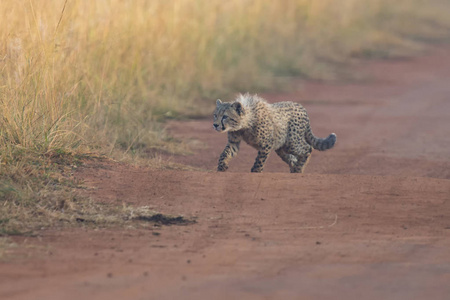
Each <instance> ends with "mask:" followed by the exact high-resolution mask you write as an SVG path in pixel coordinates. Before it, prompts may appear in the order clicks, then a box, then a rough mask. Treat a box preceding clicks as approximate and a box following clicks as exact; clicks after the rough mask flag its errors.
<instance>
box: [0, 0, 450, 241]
mask: <svg viewBox="0 0 450 300" xmlns="http://www.w3.org/2000/svg"><path fill="white" fill-rule="evenodd" d="M449 12H450V3H449V2H448V1H446V0H430V1H424V0H398V1H391V0H366V1H355V0H341V1H335V0H297V1H269V0H260V1H240V0H239V1H238V0H231V1H216V0H212V1H206V0H194V1H192V0H167V1H146V0H127V1H122V0H106V1H83V0H55V1H45V0H28V1H15V0H2V1H1V3H0V16H1V18H0V111H1V115H0V235H10V234H21V233H24V232H29V231H30V230H34V229H36V228H45V227H49V226H55V224H58V223H57V222H60V223H61V222H62V223H64V224H69V225H70V224H77V222H78V223H79V221H77V219H78V220H79V219H80V218H81V219H83V218H85V217H83V215H87V216H91V215H101V214H100V211H102V212H103V214H104V215H105V216H107V215H108V214H109V215H112V214H116V213H117V211H114V210H106V211H110V213H104V212H105V210H104V209H102V208H101V207H100V206H99V205H98V204H95V203H92V202H90V201H89V200H88V199H81V198H79V196H77V193H74V191H73V190H74V187H76V186H77V185H78V183H77V182H75V181H74V179H73V177H72V176H71V173H72V172H73V168H74V167H76V166H77V165H78V164H79V163H80V162H81V161H82V160H83V158H84V157H91V156H93V155H94V156H106V157H112V158H115V159H117V160H121V159H123V158H125V157H128V158H129V157H133V156H134V157H136V156H139V155H141V157H142V154H143V153H145V155H146V156H145V157H146V159H147V161H149V162H150V163H149V164H151V165H153V166H155V167H164V164H163V163H162V162H161V161H159V160H158V159H157V158H156V159H155V158H153V157H152V154H151V153H152V151H151V150H152V149H159V150H162V151H168V152H172V153H176V152H180V151H183V150H185V146H184V145H182V144H180V143H178V142H177V141H174V140H172V139H171V138H170V136H168V135H167V134H166V133H165V132H164V130H163V126H162V125H161V124H162V122H164V120H167V119H171V118H192V117H199V116H204V115H206V114H207V113H209V112H210V111H211V110H212V108H213V107H212V106H213V103H214V101H213V100H214V99H216V98H219V97H221V98H226V97H227V96H230V95H233V94H235V93H236V92H241V91H243V92H245V91H252V92H262V91H266V90H275V89H282V88H284V87H285V86H286V84H288V83H289V80H290V79H291V78H292V77H303V78H318V79H325V80H333V79H336V78H339V77H340V76H342V74H343V72H342V70H344V69H345V66H346V65H348V63H349V62H350V61H351V60H352V59H355V58H390V57H403V56H410V55H415V54H418V53H420V52H421V51H422V50H423V46H424V45H425V44H428V43H432V42H442V41H448V40H449V37H450V34H449V32H450V19H449V18H448V15H449ZM149 153H150V154H149ZM106 223H107V222H106ZM102 224H103V223H102Z"/></svg>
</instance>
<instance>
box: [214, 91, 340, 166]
mask: <svg viewBox="0 0 450 300" xmlns="http://www.w3.org/2000/svg"><path fill="white" fill-rule="evenodd" d="M216 105H217V106H216V109H215V111H214V123H213V125H214V129H215V130H216V131H218V132H228V144H227V145H226V147H225V149H224V150H223V152H222V154H221V155H220V158H219V164H218V166H217V171H222V172H223V171H226V170H227V169H228V163H229V162H230V160H231V158H232V157H234V156H235V155H236V154H237V152H238V151H239V144H240V143H241V141H242V140H244V141H245V142H246V143H247V144H249V145H250V146H252V147H253V148H255V149H256V150H258V155H257V156H256V160H255V163H254V165H253V167H252V169H251V171H252V172H262V170H263V168H264V163H265V162H266V160H267V157H268V156H269V154H270V152H271V151H272V150H275V152H276V153H277V154H278V155H279V156H280V157H281V159H282V160H283V161H284V162H286V163H287V164H288V165H289V168H290V170H291V173H302V172H303V170H304V168H305V165H306V163H307V162H308V159H309V157H310V155H311V151H312V149H313V148H314V149H317V150H319V151H324V150H327V149H331V148H333V146H334V144H335V143H336V134H334V133H332V134H330V135H329V136H328V137H327V138H325V139H322V138H318V137H316V136H315V135H314V134H313V133H312V131H311V127H310V125H309V118H308V115H307V113H306V110H305V108H303V106H301V105H300V104H298V103H294V102H278V103H274V104H269V103H267V102H266V101H265V100H264V99H262V98H260V97H258V96H257V95H250V94H248V93H247V94H245V95H242V94H241V95H239V96H238V97H237V98H236V100H235V101H234V102H222V101H221V100H217V102H216Z"/></svg>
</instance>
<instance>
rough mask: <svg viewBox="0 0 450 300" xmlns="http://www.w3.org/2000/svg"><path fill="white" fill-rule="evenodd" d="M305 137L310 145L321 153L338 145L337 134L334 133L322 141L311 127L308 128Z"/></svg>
mask: <svg viewBox="0 0 450 300" xmlns="http://www.w3.org/2000/svg"><path fill="white" fill-rule="evenodd" d="M305 135H306V141H307V142H308V144H310V145H311V146H312V147H313V148H314V149H317V150H319V151H325V150H328V149H331V148H333V146H334V144H335V143H336V134H334V133H332V134H330V135H329V136H328V137H327V138H324V139H322V138H319V137H316V136H315V135H314V134H313V132H312V130H311V127H310V126H308V127H307V130H306V134H305Z"/></svg>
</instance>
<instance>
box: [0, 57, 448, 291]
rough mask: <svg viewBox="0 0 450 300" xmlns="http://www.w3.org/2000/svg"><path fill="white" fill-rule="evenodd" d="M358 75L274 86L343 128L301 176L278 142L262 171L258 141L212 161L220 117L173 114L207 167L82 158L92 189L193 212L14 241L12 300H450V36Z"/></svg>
mask: <svg viewBox="0 0 450 300" xmlns="http://www.w3.org/2000/svg"><path fill="white" fill-rule="evenodd" d="M358 72H359V74H364V78H365V79H364V80H362V81H361V82H358V83H351V84H350V83H345V84H344V83H335V84H330V83H321V82H299V84H301V92H298V93H295V94H291V95H286V94H285V95H279V94H274V95H270V94H267V95H263V96H264V97H265V98H267V99H268V100H269V101H281V100H293V101H299V102H301V103H302V104H303V105H304V106H305V107H306V109H307V110H308V112H309V115H310V118H311V123H312V128H313V130H314V132H315V134H316V135H319V136H323V137H324V136H326V135H328V134H329V133H330V132H336V134H337V136H338V141H337V144H336V147H335V148H334V149H332V150H330V151H326V152H323V153H322V152H320V153H319V152H313V156H312V159H311V162H310V163H309V165H308V166H307V168H306V173H305V174H290V173H288V167H287V166H286V165H285V164H284V163H283V162H282V161H281V159H279V158H278V157H277V156H276V155H272V156H271V157H269V161H268V164H267V167H266V169H265V172H264V173H262V174H251V173H249V170H250V168H251V166H252V164H253V160H254V158H255V155H256V153H255V151H254V150H252V149H251V148H250V147H248V146H246V145H242V147H241V151H240V153H239V155H238V157H237V158H235V159H234V160H233V161H232V163H231V165H230V169H229V172H227V173H215V172H213V170H214V169H215V167H216V163H217V159H218V156H219V154H220V152H221V151H222V149H223V147H224V146H225V143H226V136H225V135H223V134H219V133H216V132H214V131H213V130H212V123H211V120H196V121H189V122H174V123H170V124H169V125H168V126H169V127H168V130H169V131H170V132H171V133H172V134H173V135H175V136H176V137H178V138H182V139H184V140H186V141H188V142H189V141H190V142H191V143H192V145H196V146H195V147H194V148H195V153H194V154H193V155H189V156H170V157H167V156H164V157H165V158H168V159H170V160H171V161H174V162H181V163H185V164H189V165H192V166H195V167H197V168H201V169H204V170H207V171H196V172H191V171H189V172H188V171H155V170H148V169H143V168H133V167H129V166H125V165H120V164H112V163H106V164H105V163H103V164H101V165H99V164H88V165H86V166H85V167H83V168H81V170H80V171H79V173H78V175H77V176H78V177H79V178H81V179H83V180H84V181H85V185H87V186H89V187H91V189H90V190H89V193H90V195H91V196H92V198H93V199H95V200H96V201H103V202H112V203H122V202H123V203H129V204H133V205H136V206H141V205H142V206H143V205H146V206H150V207H151V208H153V209H155V210H157V211H160V212H163V213H167V214H184V215H186V216H188V217H195V218H196V220H197V223H196V224H194V225H187V226H165V227H155V228H153V229H151V230H144V229H139V230H135V229H121V230H117V229H116V230H113V229H109V230H95V231H94V230H87V229H73V230H67V231H45V232H43V234H42V236H41V237H39V238H27V239H24V238H16V241H17V243H19V244H22V245H23V246H24V247H21V250H20V251H19V250H18V255H16V256H13V258H12V259H11V260H10V261H8V262H0V299H216V300H219V299H408V300H409V299H448V297H449V295H450V250H449V249H450V48H440V49H437V50H434V51H432V52H431V53H430V54H428V55H425V56H423V57H419V58H415V59H412V60H397V61H381V62H369V63H365V64H364V65H362V66H360V67H359V69H358ZM223 100H226V99H223ZM213 103H214V101H212V107H211V109H213ZM24 249H25V250H24ZM19 254H20V255H19Z"/></svg>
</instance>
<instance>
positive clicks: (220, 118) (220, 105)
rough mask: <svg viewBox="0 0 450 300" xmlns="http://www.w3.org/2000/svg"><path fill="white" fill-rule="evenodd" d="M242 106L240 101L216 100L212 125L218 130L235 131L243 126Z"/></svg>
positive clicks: (243, 113)
mask: <svg viewBox="0 0 450 300" xmlns="http://www.w3.org/2000/svg"><path fill="white" fill-rule="evenodd" d="M244 118H245V111H244V107H243V106H242V104H241V103H240V102H237V101H235V102H232V103H230V102H222V101H221V100H219V99H218V100H217V102H216V110H215V111H214V123H213V127H214V129H215V130H216V131H218V132H227V131H237V130H239V129H242V127H243V123H244V122H243V119H244Z"/></svg>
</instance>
